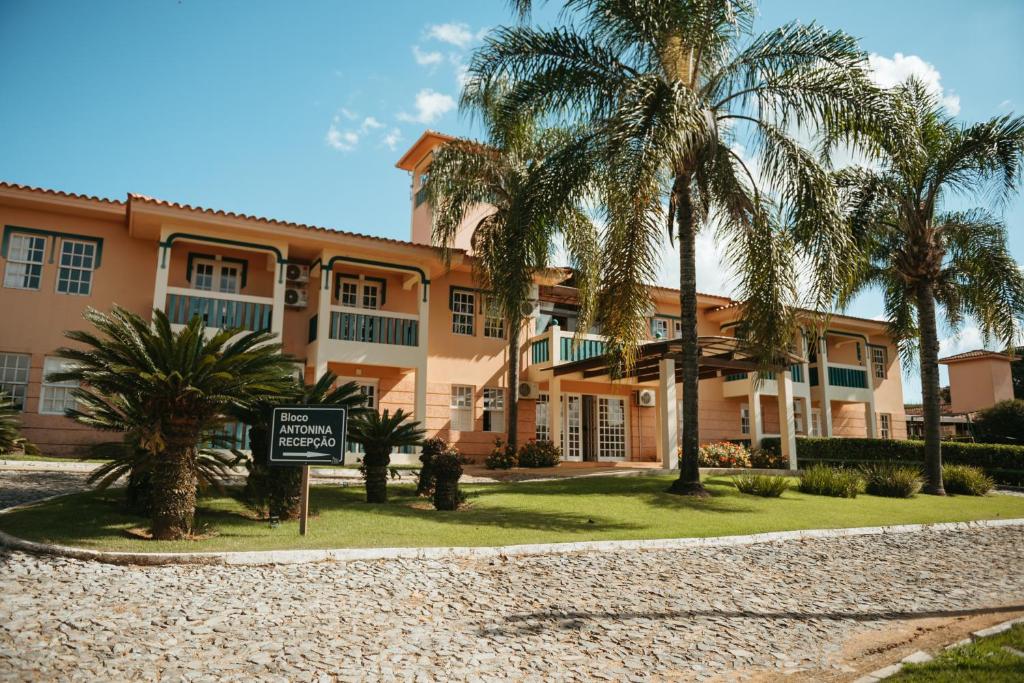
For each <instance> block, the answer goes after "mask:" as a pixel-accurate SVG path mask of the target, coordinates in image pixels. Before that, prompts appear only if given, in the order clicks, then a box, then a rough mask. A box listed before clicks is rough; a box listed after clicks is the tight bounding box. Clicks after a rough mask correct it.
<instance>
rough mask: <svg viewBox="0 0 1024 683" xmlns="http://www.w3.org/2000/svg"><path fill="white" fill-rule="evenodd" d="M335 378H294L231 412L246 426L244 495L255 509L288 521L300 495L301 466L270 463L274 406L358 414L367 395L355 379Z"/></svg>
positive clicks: (296, 512)
mask: <svg viewBox="0 0 1024 683" xmlns="http://www.w3.org/2000/svg"><path fill="white" fill-rule="evenodd" d="M337 381H338V377H337V376H336V375H335V374H334V373H332V372H325V373H324V374H323V375H322V376H321V377H320V379H319V380H317V381H316V382H315V383H313V384H306V383H305V382H303V381H300V380H298V379H296V380H294V381H293V382H292V384H291V385H290V386H288V387H287V388H286V389H285V391H284V392H282V393H281V394H278V395H276V396H270V395H268V396H265V397H263V398H261V399H260V400H258V401H256V402H254V403H250V404H244V405H242V406H241V407H240V409H236V410H233V411H232V415H233V417H234V418H235V419H237V420H238V421H240V422H243V423H244V424H246V425H248V426H249V447H250V449H251V451H252V457H251V458H249V459H247V460H246V467H247V468H248V470H249V476H248V478H247V479H246V482H245V494H244V495H245V498H246V500H247V501H248V502H249V504H250V505H252V506H253V507H254V508H256V509H257V510H260V511H264V510H265V511H266V512H267V513H268V514H269V515H270V516H271V517H277V518H278V519H280V520H282V521H283V520H288V519H293V518H295V517H297V516H298V515H299V513H300V509H299V502H300V499H301V495H302V467H301V466H298V465H296V466H278V465H275V466H273V467H271V466H270V429H271V419H272V417H273V412H274V407H275V406H279V405H309V406H336V407H341V408H346V409H347V410H348V417H349V419H352V418H354V417H357V416H358V415H359V414H360V412H362V410H363V404H364V403H365V402H366V398H365V397H364V396H363V395H362V393H361V392H360V390H359V385H358V384H356V383H355V382H346V383H344V384H342V385H340V386H335V384H336V383H337Z"/></svg>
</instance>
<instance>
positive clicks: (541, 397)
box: [533, 392, 551, 441]
mask: <svg viewBox="0 0 1024 683" xmlns="http://www.w3.org/2000/svg"><path fill="white" fill-rule="evenodd" d="M541 406H544V408H543V410H542V409H541ZM541 414H543V415H544V419H543V420H541ZM542 431H543V434H541V432H542ZM533 437H534V438H535V439H536V440H537V441H551V395H550V394H548V393H547V392H540V393H539V394H537V401H536V404H535V406H534V427H533Z"/></svg>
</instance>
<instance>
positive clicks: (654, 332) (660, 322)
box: [651, 316, 670, 339]
mask: <svg viewBox="0 0 1024 683" xmlns="http://www.w3.org/2000/svg"><path fill="white" fill-rule="evenodd" d="M669 322H670V320H669V319H668V318H660V317H658V316H655V317H653V318H651V339H668V328H669ZM661 327H664V330H661V329H656V328H661ZM659 332H663V334H662V336H661V337H659V336H658V333H659Z"/></svg>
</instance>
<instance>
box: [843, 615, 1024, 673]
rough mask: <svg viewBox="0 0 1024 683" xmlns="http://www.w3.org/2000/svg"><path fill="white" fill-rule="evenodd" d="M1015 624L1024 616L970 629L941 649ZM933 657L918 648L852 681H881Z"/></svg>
mask: <svg viewBox="0 0 1024 683" xmlns="http://www.w3.org/2000/svg"><path fill="white" fill-rule="evenodd" d="M1017 624H1024V617H1016V618H1014V619H1009V620H1007V621H1004V622H1001V623H998V624H996V625H995V626H989V627H988V628H983V629H981V630H980V631H972V632H971V635H970V637H969V638H964V639H963V640H958V641H956V642H955V643H950V644H949V645H947V646H945V647H944V648H942V649H943V650H952V649H954V648H958V647H963V646H964V645H970V644H971V643H973V642H974V641H976V640H980V639H982V638H988V637H989V636H995V635H999V634H1000V633H1003V632H1005V631H1009V630H1010V629H1011V628H1013V627H1014V626H1015V625H1017ZM933 659H934V657H933V656H932V655H930V654H928V653H927V652H924V651H923V650H918V651H917V652H914V653H911V654H909V655H907V656H906V657H904V658H903V659H901V660H900V661H898V662H895V663H893V664H890V665H889V666H883V667H882V668H881V669H877V670H875V671H872V672H871V673H869V674H865V675H864V676H861V677H860V678H858V679H857V680H855V681H854V682H853V683H877V682H878V681H883V680H885V679H886V678H889V677H890V676H895V675H896V674H898V673H899V672H900V669H902V668H903V665H904V664H924V663H925V662H930V661H931V660H933Z"/></svg>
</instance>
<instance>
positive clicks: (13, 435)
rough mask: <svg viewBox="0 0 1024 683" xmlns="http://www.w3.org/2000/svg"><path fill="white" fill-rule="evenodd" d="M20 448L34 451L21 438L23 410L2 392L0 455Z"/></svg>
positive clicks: (0, 392) (0, 405)
mask: <svg viewBox="0 0 1024 683" xmlns="http://www.w3.org/2000/svg"><path fill="white" fill-rule="evenodd" d="M20 448H24V449H25V451H26V452H28V451H30V450H34V449H33V448H32V447H31V446H30V445H28V441H27V440H26V439H25V438H24V437H22V436H21V410H19V409H18V408H17V407H16V406H15V405H14V401H13V400H11V399H10V398H8V396H7V394H5V393H4V392H2V391H0V455H2V454H4V453H8V452H10V451H13V450H17V449H20Z"/></svg>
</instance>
